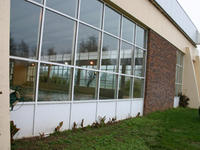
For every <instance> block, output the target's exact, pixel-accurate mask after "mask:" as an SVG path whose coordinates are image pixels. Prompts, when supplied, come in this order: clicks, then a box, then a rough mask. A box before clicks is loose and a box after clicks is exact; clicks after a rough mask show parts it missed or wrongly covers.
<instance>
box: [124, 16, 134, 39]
mask: <svg viewBox="0 0 200 150" xmlns="http://www.w3.org/2000/svg"><path fill="white" fill-rule="evenodd" d="M134 33H135V24H134V23H133V22H132V21H130V20H129V19H127V18H125V17H123V28H122V38H123V39H125V40H127V41H130V42H134Z"/></svg>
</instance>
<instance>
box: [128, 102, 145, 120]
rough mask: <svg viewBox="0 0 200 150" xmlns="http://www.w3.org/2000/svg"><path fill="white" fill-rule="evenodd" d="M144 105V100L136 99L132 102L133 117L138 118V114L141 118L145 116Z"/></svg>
mask: <svg viewBox="0 0 200 150" xmlns="http://www.w3.org/2000/svg"><path fill="white" fill-rule="evenodd" d="M143 104H144V100H143V99H134V100H133V101H132V113H131V115H132V117H135V116H137V114H138V113H140V116H142V115H143Z"/></svg>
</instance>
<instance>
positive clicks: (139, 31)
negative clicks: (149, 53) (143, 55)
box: [136, 26, 145, 48]
mask: <svg viewBox="0 0 200 150" xmlns="http://www.w3.org/2000/svg"><path fill="white" fill-rule="evenodd" d="M136 45H138V46H140V47H142V48H145V30H144V29H143V28H141V27H140V26H136Z"/></svg>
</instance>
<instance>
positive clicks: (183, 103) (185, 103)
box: [179, 93, 190, 108]
mask: <svg viewBox="0 0 200 150" xmlns="http://www.w3.org/2000/svg"><path fill="white" fill-rule="evenodd" d="M179 97H180V100H179V106H180V107H184V108H185V107H187V106H188V104H189V103H188V101H189V100H190V99H189V98H188V97H187V96H186V95H183V94H182V93H180V94H179Z"/></svg>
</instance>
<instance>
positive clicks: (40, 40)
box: [32, 0, 46, 135]
mask: <svg viewBox="0 0 200 150" xmlns="http://www.w3.org/2000/svg"><path fill="white" fill-rule="evenodd" d="M45 6H46V0H44V6H43V8H42V9H43V10H42V18H41V26H40V33H39V41H38V42H39V46H38V64H37V74H36V87H35V105H34V114H33V115H34V117H33V131H32V134H33V135H35V118H36V109H37V102H38V90H39V75H40V57H41V51H42V40H43V30H44V20H45Z"/></svg>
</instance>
